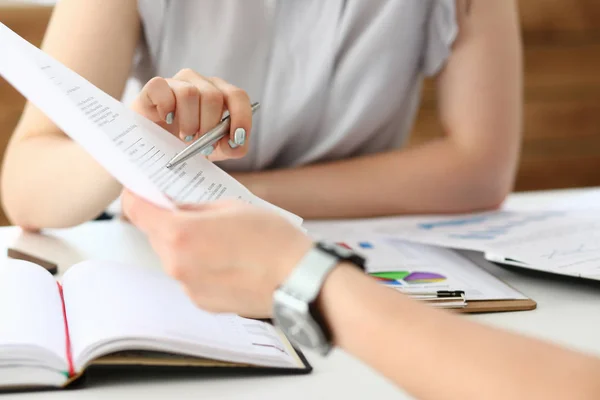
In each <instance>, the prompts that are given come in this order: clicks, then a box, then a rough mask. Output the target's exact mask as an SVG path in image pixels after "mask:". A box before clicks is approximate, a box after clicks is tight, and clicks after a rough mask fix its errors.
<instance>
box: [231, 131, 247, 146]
mask: <svg viewBox="0 0 600 400" xmlns="http://www.w3.org/2000/svg"><path fill="white" fill-rule="evenodd" d="M233 141H234V142H235V144H237V145H238V146H243V145H244V143H245V142H246V130H245V129H244V128H237V129H236V130H235V133H234V134H233Z"/></svg>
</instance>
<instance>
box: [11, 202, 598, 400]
mask: <svg viewBox="0 0 600 400" xmlns="http://www.w3.org/2000/svg"><path fill="white" fill-rule="evenodd" d="M573 193H575V192H572V191H561V192H556V193H555V192H549V193H536V194H519V195H513V196H511V198H510V200H509V202H508V203H507V206H508V207H509V208H511V209H532V208H533V207H535V206H542V205H544V204H549V202H551V201H555V200H556V199H559V198H561V197H562V198H566V197H568V196H572V195H573ZM15 240H18V241H19V245H20V246H21V248H27V249H30V250H32V251H34V250H37V251H39V252H40V254H44V255H47V256H48V258H50V255H51V259H52V260H55V261H57V262H59V265H60V268H61V271H63V272H64V270H65V269H66V268H67V267H68V266H69V265H71V264H72V263H75V262H77V261H81V260H84V259H86V258H103V259H107V260H118V261H121V262H130V263H137V264H140V263H143V264H146V265H148V266H151V267H153V268H160V265H159V263H158V260H157V259H156V257H155V256H154V254H153V252H152V250H151V248H150V247H149V245H148V243H147V242H146V240H145V239H144V237H143V235H141V234H140V233H139V232H137V231H136V230H135V229H134V228H132V227H131V226H129V225H128V224H126V223H122V222H119V221H112V222H96V223H88V224H85V225H82V226H80V227H77V228H74V229H69V230H62V231H51V232H48V233H47V234H46V235H45V236H37V235H25V236H22V235H21V234H20V231H19V230H18V229H17V228H13V227H9V228H0V243H2V246H4V247H6V246H8V245H9V244H11V243H13V242H14V241H15ZM0 251H2V252H3V253H4V254H5V251H4V250H3V249H2V250H0ZM42 252H43V253H42ZM491 271H492V272H493V273H494V274H496V275H497V276H499V277H500V278H502V279H504V280H505V281H506V282H508V283H509V284H511V285H513V286H514V287H516V288H517V289H518V290H520V291H522V292H523V293H525V294H527V295H529V296H531V297H532V298H533V299H535V300H536V301H537V302H538V309H537V310H535V311H528V312H520V313H519V312H515V313H503V314H487V315H478V316H468V317H467V316H465V317H463V318H474V319H476V320H478V321H481V322H484V323H488V324H491V325H495V326H498V327H502V328H505V329H509V330H513V331H517V332H522V333H525V334H530V335H533V336H537V337H541V338H546V339H549V340H553V341H556V342H559V343H561V344H564V345H567V346H570V347H572V348H576V349H580V350H583V351H586V352H588V353H593V354H596V355H599V356H600V339H598V338H600V312H599V311H600V285H591V284H587V283H585V282H572V281H568V282H565V281H563V280H562V279H560V278H553V277H543V276H531V275H528V274H524V273H519V272H514V271H508V270H504V269H502V268H499V267H493V270H491ZM401 345H403V344H401V343H398V346H401ZM404 345H410V344H404ZM307 356H308V358H309V361H310V362H311V364H312V365H313V367H314V369H315V370H314V372H313V373H312V374H311V375H308V376H289V377H235V378H229V379H224V378H210V377H202V376H197V375H196V376H170V377H168V378H165V377H159V376H157V375H147V374H146V375H137V376H133V377H131V376H129V377H123V376H112V377H106V376H102V377H99V378H100V379H97V380H96V381H95V382H94V384H93V385H91V386H88V387H87V388H85V389H82V390H76V391H66V392H62V391H61V392H51V393H49V392H42V393H23V394H14V395H8V396H2V397H3V398H7V399H8V398H10V399H12V398H15V399H38V398H42V396H43V398H44V399H47V398H48V399H51V398H55V397H58V396H64V397H67V398H68V397H72V398H77V399H83V400H85V399H99V398H113V397H114V398H125V397H128V398H140V399H163V398H178V399H184V398H194V399H213V398H215V399H216V398H218V399H224V400H225V399H277V400H280V399H290V400H293V399H302V400H306V399H328V400H329V399H332V398H336V399H337V398H340V399H365V398H374V399H394V398H398V399H406V398H408V397H406V396H405V395H404V394H402V392H400V391H399V390H397V389H396V388H395V387H394V386H393V385H391V384H390V383H388V382H387V381H386V380H385V379H383V378H381V377H380V376H378V375H377V374H376V373H374V372H372V371H371V370H370V369H369V368H368V367H366V366H364V365H363V364H362V363H360V362H358V361H356V360H355V359H353V358H352V357H350V356H349V355H347V354H345V353H344V352H342V351H336V352H334V353H333V354H332V355H331V356H330V357H328V358H326V359H322V358H320V357H318V356H316V355H314V354H310V353H309V354H307ZM61 398H62V397H61Z"/></svg>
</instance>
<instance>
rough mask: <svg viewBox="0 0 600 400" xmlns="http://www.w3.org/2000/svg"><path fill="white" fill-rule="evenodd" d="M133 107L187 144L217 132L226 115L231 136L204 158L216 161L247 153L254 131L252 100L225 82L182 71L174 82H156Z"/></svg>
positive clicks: (161, 80) (146, 87) (144, 90)
mask: <svg viewBox="0 0 600 400" xmlns="http://www.w3.org/2000/svg"><path fill="white" fill-rule="evenodd" d="M132 107H133V108H134V109H135V110H136V111H138V112H140V113H141V114H143V115H144V116H146V117H147V118H149V119H151V120H152V121H154V122H157V123H159V124H161V126H163V128H165V129H167V130H169V131H170V132H171V133H172V134H175V135H177V136H178V137H180V138H181V139H182V140H184V141H186V142H191V141H193V140H195V139H197V138H198V137H199V136H201V135H204V134H205V133H207V132H208V131H210V130H211V129H212V128H214V127H215V126H216V125H217V124H218V123H219V122H220V121H221V119H222V117H223V112H224V111H227V112H228V113H229V115H230V118H231V128H230V132H229V135H228V136H227V137H225V138H223V139H222V140H220V141H219V142H217V143H215V144H214V145H213V147H212V148H211V149H207V150H208V151H207V152H205V153H204V154H205V155H207V156H210V159H211V160H213V161H217V160H223V159H227V158H239V157H243V156H244V155H245V154H246V153H247V148H248V146H247V144H248V141H249V135H250V132H251V130H252V108H251V103H250V98H249V97H248V94H247V93H246V92H245V91H243V90H242V89H240V88H238V87H236V86H234V85H232V84H230V83H228V82H226V81H224V80H223V79H220V78H206V77H204V76H202V75H200V74H199V73H197V72H195V71H193V70H191V69H183V70H181V71H179V72H178V73H177V74H176V75H175V76H174V77H173V78H171V79H164V78H160V77H157V78H153V79H151V80H150V81H149V82H148V83H147V84H146V85H145V86H144V88H143V89H142V91H141V93H140V95H139V96H138V98H137V99H136V100H135V101H134V104H133V105H132ZM211 153H212V154H211Z"/></svg>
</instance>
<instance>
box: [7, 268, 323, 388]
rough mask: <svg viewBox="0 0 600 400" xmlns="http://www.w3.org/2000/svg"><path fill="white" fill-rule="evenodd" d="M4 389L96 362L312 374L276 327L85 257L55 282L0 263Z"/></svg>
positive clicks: (59, 379)
mask: <svg viewBox="0 0 600 400" xmlns="http://www.w3.org/2000/svg"><path fill="white" fill-rule="evenodd" d="M0 321H1V323H0V389H4V390H6V389H22V388H25V389H26V388H36V387H65V386H68V385H69V384H70V383H71V382H73V381H75V380H76V379H77V378H78V377H80V376H81V375H82V374H83V372H84V371H85V370H86V368H87V367H89V366H92V365H104V366H107V365H114V366H123V365H132V366H173V367H176V366H187V367H227V368H232V367H233V368H241V369H244V370H249V369H250V368H259V369H261V370H263V371H264V372H265V373H273V372H278V371H279V372H285V373H308V372H310V370H311V367H310V365H309V364H308V363H307V361H306V360H305V359H304V357H303V356H302V354H301V353H299V352H298V351H296V350H295V349H294V348H293V347H292V345H291V344H290V342H289V341H288V340H287V339H286V338H285V336H284V335H283V334H282V333H281V332H280V331H278V330H277V329H276V328H275V327H273V326H272V325H270V324H268V323H266V322H262V321H256V320H251V319H245V318H241V317H239V316H236V315H230V314H212V313H208V312H205V311H203V310H201V309H199V308H197V307H196V306H195V305H194V304H193V303H192V302H191V301H190V300H189V299H188V297H187V296H186V295H185V293H184V292H183V290H182V289H181V288H180V286H179V285H178V283H177V282H176V281H174V280H172V279H170V278H169V277H168V276H166V275H165V274H164V273H162V272H161V271H157V270H150V269H146V268H140V267H133V266H126V265H118V264H115V263H108V262H101V261H85V262H82V263H80V264H77V265H75V266H73V267H71V268H70V269H69V270H68V271H67V273H66V274H65V275H64V277H63V279H62V283H61V284H58V283H57V281H56V280H55V279H54V278H53V277H52V275H50V273H48V272H47V271H46V270H45V269H43V268H42V267H40V266H37V265H35V264H31V263H28V262H26V261H19V260H8V261H5V262H4V265H2V266H0Z"/></svg>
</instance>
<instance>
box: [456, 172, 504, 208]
mask: <svg viewBox="0 0 600 400" xmlns="http://www.w3.org/2000/svg"><path fill="white" fill-rule="evenodd" d="M513 185H514V176H513V174H512V173H511V174H507V173H502V174H498V173H484V174H480V176H479V177H477V178H476V179H473V180H472V182H471V185H469V186H470V188H469V190H468V193H469V196H468V198H467V200H468V205H467V208H468V210H466V211H487V210H495V209H498V208H500V207H501V206H502V204H503V203H504V201H505V200H506V198H507V197H508V195H509V194H510V193H511V192H512V190H513Z"/></svg>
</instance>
